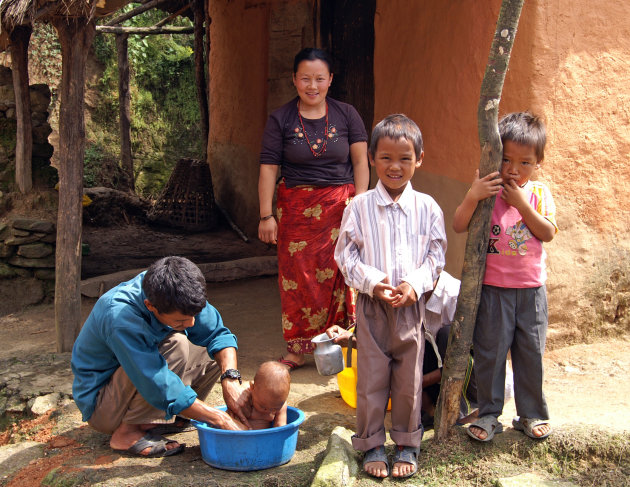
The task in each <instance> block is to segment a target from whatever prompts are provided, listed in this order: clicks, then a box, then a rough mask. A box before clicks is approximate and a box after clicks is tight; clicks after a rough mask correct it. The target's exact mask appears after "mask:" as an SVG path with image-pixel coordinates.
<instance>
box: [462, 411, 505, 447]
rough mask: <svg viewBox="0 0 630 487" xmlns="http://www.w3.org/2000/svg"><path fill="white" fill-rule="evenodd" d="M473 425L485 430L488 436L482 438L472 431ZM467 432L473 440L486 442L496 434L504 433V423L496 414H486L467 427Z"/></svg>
mask: <svg viewBox="0 0 630 487" xmlns="http://www.w3.org/2000/svg"><path fill="white" fill-rule="evenodd" d="M473 426H474V427H476V428H480V429H482V430H484V431H485V432H486V433H487V434H488V436H487V437H486V438H484V439H483V440H482V439H481V438H479V437H478V436H477V435H475V434H474V433H473V432H472V431H470V428H471V427H473ZM466 433H468V436H470V437H471V438H472V439H473V440H477V441H483V442H486V441H490V440H492V438H494V435H495V434H498V433H503V425H502V424H501V423H500V422H499V420H498V419H497V418H495V417H494V416H484V417H483V418H479V419H478V420H477V421H475V422H474V423H471V425H470V426H469V427H468V428H467V429H466Z"/></svg>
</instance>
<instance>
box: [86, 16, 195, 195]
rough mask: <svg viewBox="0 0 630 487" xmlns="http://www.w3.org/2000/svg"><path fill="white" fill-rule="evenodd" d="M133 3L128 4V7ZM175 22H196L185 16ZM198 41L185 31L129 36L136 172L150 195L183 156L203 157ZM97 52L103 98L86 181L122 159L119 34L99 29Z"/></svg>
mask: <svg viewBox="0 0 630 487" xmlns="http://www.w3.org/2000/svg"><path fill="white" fill-rule="evenodd" d="M131 8H133V5H127V6H126V7H125V9H123V11H128V10H129V9H131ZM118 14H120V11H119V12H117V14H116V15H118ZM165 16H166V13H164V12H161V11H158V10H151V11H149V12H145V13H144V14H142V15H139V16H137V17H134V18H132V19H130V20H128V21H126V22H125V25H128V26H149V25H154V24H155V23H157V22H158V21H159V20H160V19H162V18H164V17H165ZM170 24H171V25H191V24H190V21H189V20H188V19H182V18H179V19H177V20H175V21H173V22H171V23H170ZM192 46H193V36H192V35H183V34H178V35H166V34H163V35H151V36H144V37H143V36H139V35H130V36H129V39H128V56H129V66H130V73H131V80H130V92H131V144H132V155H133V159H134V173H135V174H134V176H135V179H136V191H137V192H139V193H141V194H144V195H147V196H150V195H153V196H155V195H157V194H158V193H159V192H160V191H161V189H162V187H163V185H164V184H165V183H166V181H168V178H169V177H170V174H171V171H172V169H173V167H174V166H175V164H176V162H177V160H178V159H180V158H182V157H199V156H200V154H201V153H202V152H203V147H202V145H201V132H200V113H199V106H198V103H197V94H196V85H195V66H194V56H193V49H192ZM94 53H95V55H96V58H97V59H98V61H99V62H100V63H102V65H103V66H104V70H103V73H102V76H101V78H100V80H99V81H98V84H97V88H98V90H99V100H98V104H97V105H96V106H95V107H94V110H93V113H92V121H91V123H89V124H88V126H87V135H88V141H89V143H88V147H86V184H88V183H94V182H95V181H96V179H97V177H96V176H95V175H96V174H97V172H98V171H97V170H96V169H97V166H98V165H99V164H100V163H101V162H102V161H104V160H112V159H113V160H119V159H120V133H119V130H120V129H119V125H118V110H119V102H118V66H117V55H116V41H115V37H114V36H112V35H109V34H106V35H102V34H100V35H97V36H96V39H95V41H94ZM99 161H101V162H99ZM88 166H89V167H88ZM113 179H116V178H113Z"/></svg>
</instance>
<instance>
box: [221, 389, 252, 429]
mask: <svg viewBox="0 0 630 487" xmlns="http://www.w3.org/2000/svg"><path fill="white" fill-rule="evenodd" d="M221 386H222V387H223V399H224V400H225V404H226V405H227V407H228V409H229V410H230V411H232V412H233V413H234V414H235V415H236V417H237V418H238V419H239V420H240V421H241V422H242V423H243V424H245V425H246V426H247V427H248V428H249V427H250V424H249V421H247V418H248V417H249V416H250V415H251V412H252V401H251V391H250V389H249V387H247V386H242V385H241V384H239V382H238V380H236V379H224V380H223V382H221ZM230 419H231V418H230Z"/></svg>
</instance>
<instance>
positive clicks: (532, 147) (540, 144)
mask: <svg viewBox="0 0 630 487" xmlns="http://www.w3.org/2000/svg"><path fill="white" fill-rule="evenodd" d="M499 134H500V135H501V142H502V143H503V162H502V164H501V178H502V179H503V182H504V183H507V182H508V181H510V180H514V181H515V182H516V184H518V185H519V186H522V185H523V184H525V183H526V182H527V181H529V178H530V177H531V176H532V174H533V172H534V170H535V169H538V168H539V167H540V164H541V163H542V161H543V159H544V158H545V144H546V143H547V134H546V130H545V124H544V122H543V121H542V119H541V118H540V117H538V116H536V115H533V114H531V113H529V112H515V113H510V114H508V115H506V116H504V117H503V118H502V119H501V121H500V122H499Z"/></svg>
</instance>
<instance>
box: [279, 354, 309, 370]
mask: <svg viewBox="0 0 630 487" xmlns="http://www.w3.org/2000/svg"><path fill="white" fill-rule="evenodd" d="M278 362H280V363H281V364H282V365H286V366H287V367H289V372H290V371H292V370H295V369H299V368H300V367H304V364H302V365H300V364H298V363H297V362H294V361H293V360H287V359H286V358H284V357H280V358H279V359H278Z"/></svg>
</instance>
